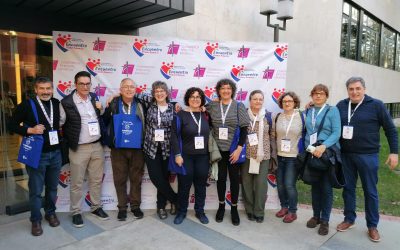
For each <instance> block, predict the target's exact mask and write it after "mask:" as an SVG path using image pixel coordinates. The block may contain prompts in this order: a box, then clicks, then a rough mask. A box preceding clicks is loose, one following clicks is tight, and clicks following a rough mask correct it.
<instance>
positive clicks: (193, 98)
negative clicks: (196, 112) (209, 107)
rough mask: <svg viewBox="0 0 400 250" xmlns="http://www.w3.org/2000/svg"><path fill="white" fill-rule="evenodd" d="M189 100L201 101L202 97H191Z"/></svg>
mask: <svg viewBox="0 0 400 250" xmlns="http://www.w3.org/2000/svg"><path fill="white" fill-rule="evenodd" d="M189 99H191V100H200V99H201V96H191V97H189Z"/></svg>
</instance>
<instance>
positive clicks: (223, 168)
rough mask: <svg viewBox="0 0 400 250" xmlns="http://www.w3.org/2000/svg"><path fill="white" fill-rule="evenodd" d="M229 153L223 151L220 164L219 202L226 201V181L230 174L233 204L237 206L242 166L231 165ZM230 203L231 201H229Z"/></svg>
mask: <svg viewBox="0 0 400 250" xmlns="http://www.w3.org/2000/svg"><path fill="white" fill-rule="evenodd" d="M229 155H230V153H229V151H221V156H222V159H221V160H220V161H219V162H218V181H217V190H218V200H219V201H220V202H224V201H225V192H226V179H227V175H228V172H229V181H230V189H231V203H232V204H237V202H238V198H239V172H240V164H231V163H230V162H229ZM228 203H229V200H228Z"/></svg>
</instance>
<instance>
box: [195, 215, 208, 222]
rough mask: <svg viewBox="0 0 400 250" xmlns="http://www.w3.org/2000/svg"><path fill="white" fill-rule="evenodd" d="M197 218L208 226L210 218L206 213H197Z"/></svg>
mask: <svg viewBox="0 0 400 250" xmlns="http://www.w3.org/2000/svg"><path fill="white" fill-rule="evenodd" d="M196 218H197V219H199V221H200V222H201V224H208V218H207V216H206V215H205V213H196Z"/></svg>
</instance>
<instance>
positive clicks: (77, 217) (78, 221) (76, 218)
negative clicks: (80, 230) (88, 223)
mask: <svg viewBox="0 0 400 250" xmlns="http://www.w3.org/2000/svg"><path fill="white" fill-rule="evenodd" d="M72 224H73V225H74V227H83V226H84V225H85V224H83V220H82V215H81V214H74V215H72Z"/></svg>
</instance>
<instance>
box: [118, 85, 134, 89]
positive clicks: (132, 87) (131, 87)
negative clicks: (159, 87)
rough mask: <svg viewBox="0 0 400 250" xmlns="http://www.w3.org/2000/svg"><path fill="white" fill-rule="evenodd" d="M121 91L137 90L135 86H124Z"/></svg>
mask: <svg viewBox="0 0 400 250" xmlns="http://www.w3.org/2000/svg"><path fill="white" fill-rule="evenodd" d="M121 89H136V87H135V86H133V85H129V86H122V87H121Z"/></svg>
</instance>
